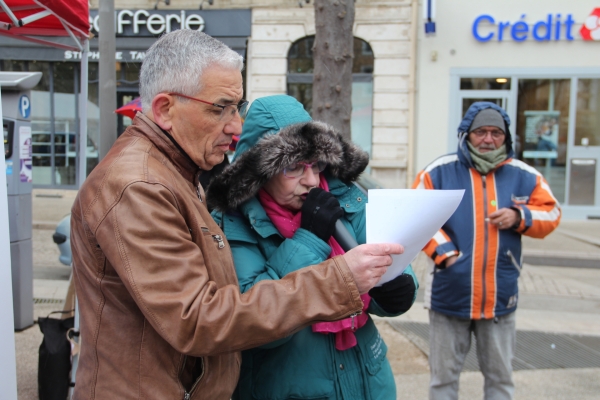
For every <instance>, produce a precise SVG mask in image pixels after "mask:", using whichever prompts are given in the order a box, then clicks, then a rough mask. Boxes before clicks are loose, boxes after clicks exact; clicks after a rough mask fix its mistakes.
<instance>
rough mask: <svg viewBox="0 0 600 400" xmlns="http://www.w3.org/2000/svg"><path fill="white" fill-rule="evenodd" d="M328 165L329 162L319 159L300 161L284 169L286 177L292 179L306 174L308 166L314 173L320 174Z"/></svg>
mask: <svg viewBox="0 0 600 400" xmlns="http://www.w3.org/2000/svg"><path fill="white" fill-rule="evenodd" d="M326 167H327V163H326V162H323V161H317V162H313V163H303V162H299V163H295V164H291V165H288V166H287V167H285V168H284V169H283V175H285V177H286V178H290V179H292V178H300V177H301V176H302V175H304V171H306V169H307V168H310V169H311V170H312V172H313V174H318V173H321V172H323V171H324V170H325V168H326Z"/></svg>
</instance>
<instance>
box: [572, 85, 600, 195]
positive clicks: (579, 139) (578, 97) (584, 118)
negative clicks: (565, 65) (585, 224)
mask: <svg viewBox="0 0 600 400" xmlns="http://www.w3.org/2000/svg"><path fill="white" fill-rule="evenodd" d="M573 92H574V93H572V96H573V99H574V103H575V104H574V105H573V106H574V107H573V108H574V110H573V113H574V114H575V121H574V126H573V128H572V129H573V135H571V136H572V140H571V141H570V151H569V159H568V175H569V185H568V186H569V190H568V197H567V204H569V205H575V206H595V205H600V196H599V188H600V185H599V182H598V180H599V178H600V173H599V172H598V164H599V160H600V79H582V78H579V79H578V78H575V79H573Z"/></svg>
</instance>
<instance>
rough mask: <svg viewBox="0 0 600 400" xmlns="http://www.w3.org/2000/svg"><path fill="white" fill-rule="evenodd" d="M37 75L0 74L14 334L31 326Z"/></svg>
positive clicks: (31, 73) (38, 73) (30, 73)
mask: <svg viewBox="0 0 600 400" xmlns="http://www.w3.org/2000/svg"><path fill="white" fill-rule="evenodd" d="M41 77H42V73H41V72H0V84H1V85H2V92H1V93H2V130H3V131H4V157H5V160H6V161H5V162H6V186H7V200H8V224H9V236H10V255H11V275H12V289H13V311H14V322H15V330H21V329H25V328H27V327H28V326H31V325H32V324H33V255H32V252H33V249H32V243H31V237H32V227H31V226H32V209H31V204H32V200H31V191H32V185H33V184H32V181H33V179H32V178H33V176H32V162H31V159H32V154H31V89H32V88H33V87H35V85H37V83H38V82H39V81H40V79H41Z"/></svg>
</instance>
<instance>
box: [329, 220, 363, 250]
mask: <svg viewBox="0 0 600 400" xmlns="http://www.w3.org/2000/svg"><path fill="white" fill-rule="evenodd" d="M333 238H334V239H335V240H336V241H337V242H338V243H339V244H340V246H341V247H342V249H344V251H350V250H351V249H353V248H355V247H356V246H358V243H357V242H356V240H354V238H353V237H352V235H351V234H350V232H348V229H346V227H345V226H344V224H343V223H342V221H340V220H339V219H338V220H337V221H335V229H334V231H333Z"/></svg>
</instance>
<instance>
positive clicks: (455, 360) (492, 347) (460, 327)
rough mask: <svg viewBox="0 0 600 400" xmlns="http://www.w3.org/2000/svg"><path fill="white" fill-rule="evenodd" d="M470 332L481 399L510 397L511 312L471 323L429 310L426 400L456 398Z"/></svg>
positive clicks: (512, 352) (512, 338)
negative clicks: (480, 375)
mask: <svg viewBox="0 0 600 400" xmlns="http://www.w3.org/2000/svg"><path fill="white" fill-rule="evenodd" d="M471 332H473V333H474V334H475V338H476V343H477V359H478V360H479V368H480V369H481V372H482V373H483V376H484V381H485V382H484V387H483V392H484V398H485V399H486V400H501V399H502V400H504V399H512V398H513V394H514V391H515V385H514V383H513V380H512V365H511V362H512V359H513V355H514V352H515V339H516V329H515V313H514V312H513V313H510V314H508V315H505V316H502V317H497V318H496V319H482V320H471V319H462V318H457V317H451V316H447V315H444V314H441V313H438V312H435V311H431V310H429V367H430V369H431V380H430V384H429V399H430V400H456V399H458V380H459V376H460V372H461V371H462V368H463V364H464V362H465V357H466V356H467V353H468V352H469V349H470V347H471Z"/></svg>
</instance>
